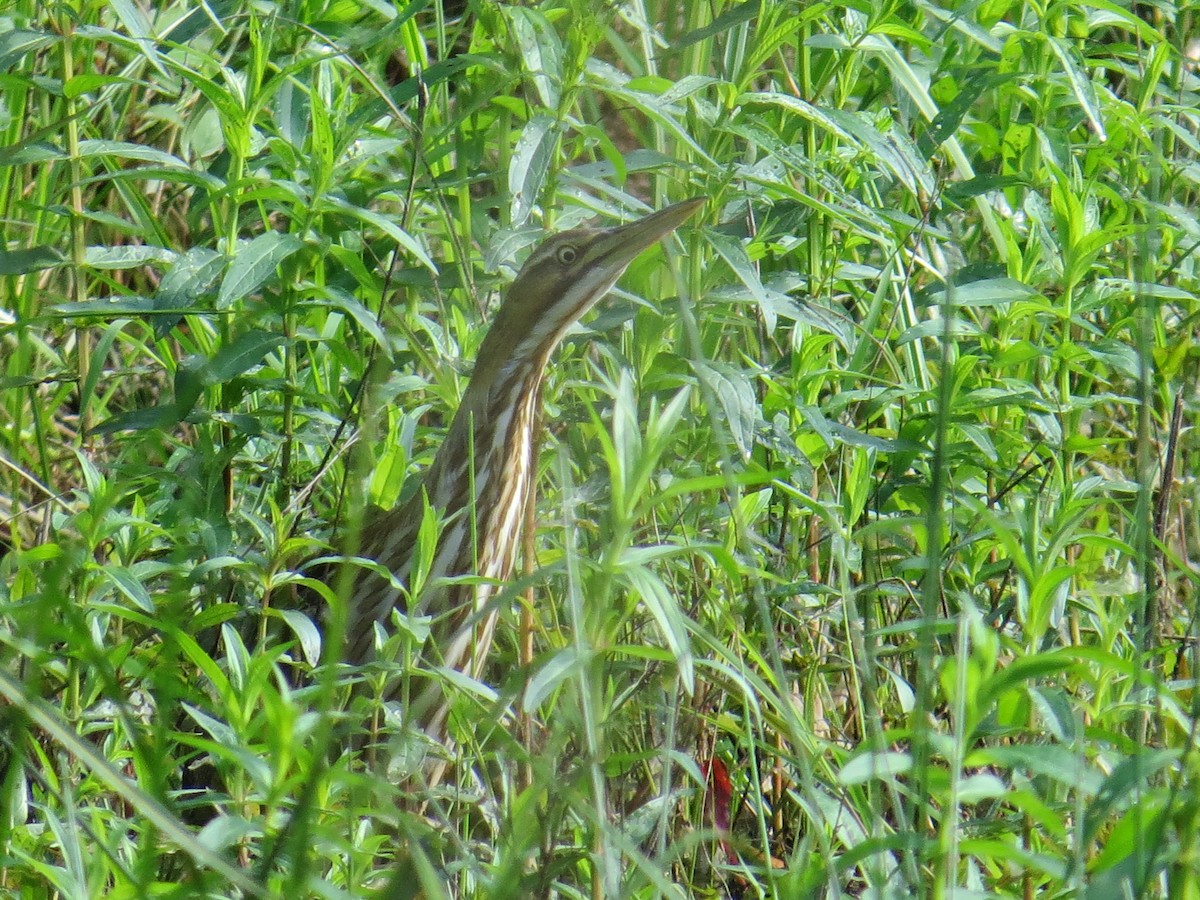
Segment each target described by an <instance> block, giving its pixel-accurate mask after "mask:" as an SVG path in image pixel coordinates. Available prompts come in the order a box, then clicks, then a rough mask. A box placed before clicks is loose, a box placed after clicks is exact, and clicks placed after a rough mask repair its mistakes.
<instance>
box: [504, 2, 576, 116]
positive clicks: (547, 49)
mask: <svg viewBox="0 0 1200 900" xmlns="http://www.w3.org/2000/svg"><path fill="white" fill-rule="evenodd" d="M504 13H505V14H506V15H507V16H508V20H509V22H510V23H511V24H512V30H513V35H514V36H515V37H516V39H517V47H518V49H519V50H520V51H521V57H522V59H523V60H524V63H525V71H526V72H527V73H529V77H530V78H532V80H533V84H534V87H535V88H537V92H538V96H539V97H541V100H542V105H543V106H545V107H546V108H547V109H558V104H559V92H560V90H561V89H562V77H563V75H562V58H563V48H562V42H561V41H560V40H559V37H558V32H556V31H555V30H554V28H553V26H551V24H550V23H549V22H548V21H547V20H546V17H545V16H544V15H543V14H542V13H541V12H539V11H538V10H536V9H532V8H529V7H524V6H517V7H505V8H504Z"/></svg>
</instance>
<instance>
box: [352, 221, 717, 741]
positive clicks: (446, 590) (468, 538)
mask: <svg viewBox="0 0 1200 900" xmlns="http://www.w3.org/2000/svg"><path fill="white" fill-rule="evenodd" d="M703 203H704V200H703V198H696V199H692V200H685V201H684V202H682V203H678V204H676V205H674V206H670V207H668V208H666V209H664V210H661V211H660V212H657V213H653V214H651V215H649V216H646V217H645V218H643V219H640V220H638V221H636V222H633V223H631V224H628V225H621V226H617V227H614V228H577V229H574V230H572V231H566V232H563V233H561V234H557V235H554V236H553V237H551V238H549V239H547V240H546V241H545V242H544V243H542V244H541V245H540V246H539V247H538V248H537V249H536V250H534V251H533V253H532V254H531V255H530V257H529V259H528V260H527V261H526V263H525V265H524V266H523V267H522V268H521V271H520V273H519V274H518V275H517V277H516V280H515V281H513V283H512V285H511V286H510V287H509V289H508V292H507V295H506V297H505V299H504V302H503V303H502V304H501V306H500V311H499V313H498V314H497V316H496V320H495V322H494V323H493V324H492V327H491V330H490V331H489V332H488V335H487V337H486V338H485V339H484V342H483V345H482V346H481V347H480V350H479V356H478V358H477V360H476V363H475V371H474V374H473V375H472V377H471V381H470V383H469V384H468V385H467V389H466V392H465V393H464V395H463V399H462V403H461V405H460V406H459V408H458V412H457V414H456V415H455V417H454V421H453V422H452V423H451V425H450V430H449V432H448V433H447V435H446V439H445V441H444V442H443V443H442V446H441V448H440V449H439V450H438V452H437V455H436V457H435V458H434V461H433V463H432V465H431V466H430V467H429V470H428V471H427V472H426V473H425V476H424V478H423V480H422V483H421V490H419V491H418V492H417V493H416V494H415V495H414V496H413V497H412V498H411V499H410V500H409V501H408V502H407V503H405V504H402V505H401V506H398V507H396V508H395V509H392V510H390V511H387V512H381V513H379V514H378V515H376V516H373V517H372V518H370V519H369V520H368V521H367V522H366V523H365V524H364V526H363V530H362V533H361V543H360V547H359V549H358V555H359V556H362V557H365V558H368V559H373V560H375V561H377V562H379V563H381V564H383V565H384V566H386V567H387V568H388V569H389V570H390V571H391V572H392V573H393V574H394V575H395V577H396V579H397V581H399V582H400V583H402V584H407V583H408V578H409V568H410V565H411V562H412V555H413V552H414V550H415V547H416V543H417V529H418V527H419V525H420V523H421V519H422V514H423V510H424V503H425V501H426V498H427V500H428V502H429V504H430V505H431V506H433V507H434V508H435V509H437V510H438V512H439V514H440V515H441V517H442V521H443V523H444V524H443V529H442V532H441V534H440V537H439V539H438V544H437V550H436V553H435V556H434V562H433V565H432V567H431V571H430V573H429V578H428V581H427V582H426V583H427V585H428V587H427V588H426V589H425V590H424V591H423V592H422V593H421V595H420V596H419V597H418V598H417V608H416V609H415V610H410V611H411V612H415V613H418V614H422V615H430V616H433V617H434V621H435V626H434V630H433V637H432V640H433V642H434V645H435V647H436V650H435V653H437V654H438V655H440V659H437V660H435V661H436V662H438V663H440V664H441V665H444V666H448V667H453V668H456V669H459V670H461V671H464V672H466V673H468V674H470V675H471V677H473V678H479V677H480V675H481V673H482V670H483V667H484V663H485V661H486V658H487V654H488V650H489V647H490V645H491V637H492V631H493V628H494V626H495V618H496V616H495V612H494V611H487V612H485V613H483V614H482V615H478V616H477V615H474V614H475V613H477V612H479V611H481V610H484V609H485V607H486V606H487V604H488V602H489V600H490V599H491V598H492V597H493V596H494V595H495V594H496V592H497V591H498V590H499V586H500V583H501V582H504V581H505V580H507V579H508V578H509V577H510V576H511V574H512V570H513V565H514V562H515V559H516V556H517V549H518V547H519V546H520V539H521V528H522V523H523V516H524V510H525V505H526V503H527V502H528V500H529V493H530V491H531V490H533V472H534V471H535V464H536V452H537V444H536V440H537V435H536V434H535V430H536V427H537V422H538V412H539V409H540V403H541V387H542V379H543V375H544V372H545V368H546V364H547V362H548V360H549V358H550V355H551V353H552V352H553V351H554V349H555V347H557V346H558V343H559V341H560V340H561V339H562V336H563V334H564V333H565V332H566V330H567V328H569V327H570V326H571V325H572V324H573V323H574V322H576V321H577V320H578V319H579V318H580V316H582V315H583V314H584V313H585V312H587V311H588V309H590V308H591V307H592V305H593V304H594V303H595V302H596V301H597V300H599V299H600V298H601V297H603V296H604V295H605V294H606V293H608V291H609V289H610V288H611V287H612V286H613V284H614V283H615V282H616V280H617V279H618V278H619V277H620V276H621V273H622V272H624V271H625V269H626V267H627V266H628V265H629V263H630V262H632V261H633V260H634V258H635V257H637V255H638V254H640V253H641V252H642V251H643V250H645V249H646V248H647V247H649V246H651V245H652V244H654V243H655V242H656V241H658V240H660V239H661V238H663V237H665V236H666V235H668V234H670V233H671V232H672V231H674V230H675V229H676V228H677V227H679V225H681V224H682V223H683V222H684V221H685V220H686V219H687V218H688V217H689V216H691V215H692V214H693V213H695V212H696V210H698V209H699V208H700V207H701V206H702V205H703ZM472 484H473V486H474V496H472V495H471V486H472ZM472 516H474V520H473V521H472ZM460 575H478V576H480V577H481V578H482V579H485V580H484V581H483V582H479V583H472V584H463V583H458V584H449V585H447V584H439V580H440V579H444V578H452V577H454V576H460ZM404 603H405V598H404V594H403V592H402V591H400V590H399V589H397V588H395V587H393V586H392V585H391V584H390V583H389V582H388V581H387V580H385V579H384V578H382V577H380V576H379V575H377V574H375V573H373V572H371V571H370V570H367V569H362V568H357V569H355V570H354V573H353V585H352V589H351V593H350V604H349V606H350V612H349V622H348V626H347V631H346V647H345V653H344V658H345V660H346V661H347V662H350V663H355V664H362V663H365V662H368V661H370V660H371V659H372V658H373V655H374V632H375V624H376V623H384V624H386V623H387V622H388V619H389V617H390V613H391V610H392V609H393V608H395V607H397V606H399V607H403V606H404ZM420 706H421V705H418V709H419V708H420ZM445 712H446V711H445V708H444V706H443V705H442V704H438V703H431V704H429V708H428V711H427V712H426V714H425V721H424V722H423V723H422V724H423V725H424V727H425V729H426V730H427V731H428V732H430V733H435V734H440V732H441V729H442V725H443V723H444V718H445Z"/></svg>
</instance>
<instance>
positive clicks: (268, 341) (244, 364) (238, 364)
mask: <svg viewBox="0 0 1200 900" xmlns="http://www.w3.org/2000/svg"><path fill="white" fill-rule="evenodd" d="M285 343H286V341H285V340H284V338H283V335H279V334H273V333H271V332H269V331H258V330H252V331H247V332H244V333H243V334H240V335H238V336H237V337H236V338H234V340H233V342H232V343H230V344H227V345H226V346H224V347H222V348H221V349H220V350H219V351H217V354H216V355H215V356H214V357H213V358H212V359H210V360H209V361H208V363H207V364H205V366H204V367H203V369H202V370H201V379H202V381H203V383H204V385H205V386H206V387H211V386H212V385H215V384H224V383H225V382H227V381H229V380H230V379H233V378H236V377H237V376H238V375H241V374H243V373H244V372H246V371H248V370H249V369H251V368H252V367H253V366H256V365H258V364H259V363H260V362H262V359H263V357H264V356H266V355H267V354H268V353H270V352H271V351H273V350H275V349H277V348H279V347H281V346H283V344H285Z"/></svg>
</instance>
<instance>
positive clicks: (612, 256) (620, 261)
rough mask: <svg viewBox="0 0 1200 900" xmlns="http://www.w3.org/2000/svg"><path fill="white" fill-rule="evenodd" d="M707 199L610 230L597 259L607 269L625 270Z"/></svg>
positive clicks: (672, 207) (668, 208)
mask: <svg viewBox="0 0 1200 900" xmlns="http://www.w3.org/2000/svg"><path fill="white" fill-rule="evenodd" d="M706 199H707V198H705V197H693V198H692V199H691V200H684V201H683V202H681V203H676V204H675V205H673V206H668V207H667V208H666V209H660V210H659V211H658V212H656V213H651V214H650V215H648V216H646V217H645V218H642V219H638V220H637V221H636V222H630V223H629V224H628V225H618V226H616V227H615V228H610V229H608V235H607V236H606V237H605V238H604V239H603V241H602V247H603V249H600V251H599V252H598V253H597V254H596V257H595V258H596V260H597V261H600V260H603V264H604V266H605V267H606V268H608V267H610V266H611V267H612V268H613V269H618V270H619V269H623V268H624V267H625V266H627V265H629V263H631V262H633V260H634V258H635V257H636V256H637V255H638V254H640V253H641V252H642V251H643V250H645V249H646V248H647V247H649V246H651V245H652V244H654V243H656V242H657V241H659V240H661V239H662V238H664V237H666V236H667V235H668V234H670V233H671V232H672V231H674V230H675V229H676V228H678V227H679V226H680V225H682V224H683V223H684V222H685V221H687V219H688V218H690V217H691V216H692V214H694V213H695V212H696V210H698V209H700V207H702V206H703V205H704V203H705V201H706Z"/></svg>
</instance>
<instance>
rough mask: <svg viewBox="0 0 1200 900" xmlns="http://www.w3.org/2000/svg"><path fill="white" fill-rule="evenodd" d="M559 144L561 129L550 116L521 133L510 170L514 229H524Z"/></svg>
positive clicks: (536, 120) (534, 121)
mask: <svg viewBox="0 0 1200 900" xmlns="http://www.w3.org/2000/svg"><path fill="white" fill-rule="evenodd" d="M557 144H558V128H557V126H556V125H555V122H554V120H553V119H552V118H550V117H549V116H534V117H533V118H532V119H530V120H529V122H527V123H526V125H525V127H524V128H523V129H522V130H521V136H520V137H519V138H518V139H517V145H516V146H515V147H514V148H513V158H512V162H511V163H510V164H509V167H508V191H509V194H511V195H512V202H511V204H510V207H509V215H510V216H511V217H512V224H513V225H523V224H525V221H526V220H527V219H528V218H529V214H530V213H531V212H532V211H533V207H534V205H535V204H536V203H537V202H538V198H539V197H540V196H541V193H542V188H543V187H544V186H545V183H546V174H547V173H548V172H549V171H550V163H551V160H552V159H553V158H554V148H555V147H556V146H557Z"/></svg>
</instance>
